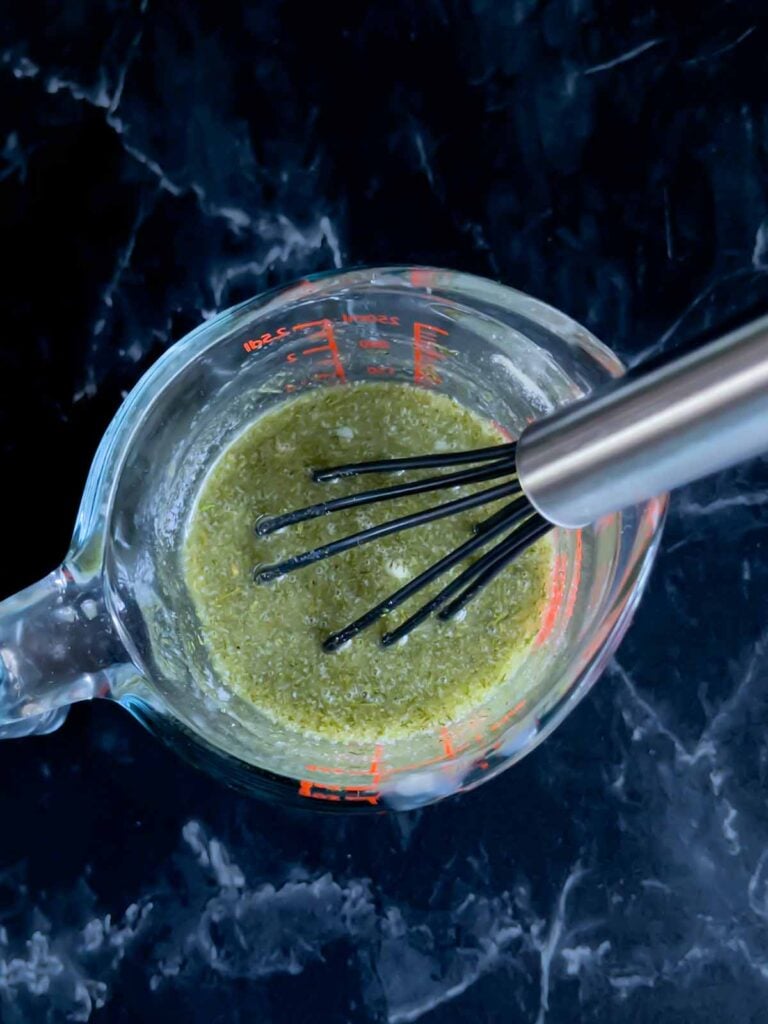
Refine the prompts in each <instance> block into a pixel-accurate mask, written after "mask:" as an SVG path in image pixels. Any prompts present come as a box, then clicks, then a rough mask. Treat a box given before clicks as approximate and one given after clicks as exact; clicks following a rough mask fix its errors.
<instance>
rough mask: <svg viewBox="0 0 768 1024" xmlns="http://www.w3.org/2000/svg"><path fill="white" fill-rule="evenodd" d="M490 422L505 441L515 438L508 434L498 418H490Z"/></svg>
mask: <svg viewBox="0 0 768 1024" xmlns="http://www.w3.org/2000/svg"><path fill="white" fill-rule="evenodd" d="M491 423H493V425H494V427H496V429H497V430H498V432H499V433H500V434H501V436H502V437H503V438H504V440H505V441H514V440H515V439H514V437H513V436H512V434H510V432H509V431H508V430H507V428H506V427H502V425H501V424H500V423H499V421H498V420H491Z"/></svg>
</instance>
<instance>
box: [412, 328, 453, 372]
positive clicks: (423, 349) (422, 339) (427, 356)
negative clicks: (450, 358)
mask: <svg viewBox="0 0 768 1024" xmlns="http://www.w3.org/2000/svg"><path fill="white" fill-rule="evenodd" d="M438 334H442V335H447V334H448V331H444V330H443V329H442V327H434V326H433V325H432V324H422V323H419V322H418V321H417V322H416V323H414V325H413V379H414V381H415V383H416V384H442V377H441V376H440V375H439V374H438V373H437V372H436V370H435V368H434V366H433V365H432V364H433V363H434V362H435V361H436V360H437V359H444V358H445V356H444V355H443V353H442V352H440V351H439V350H438V349H437V348H436V347H435V345H436V337H435V336H436V335H438Z"/></svg>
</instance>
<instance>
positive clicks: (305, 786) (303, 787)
mask: <svg viewBox="0 0 768 1024" xmlns="http://www.w3.org/2000/svg"><path fill="white" fill-rule="evenodd" d="M369 790H371V791H370V792H369ZM299 796H305V797H308V798H309V799H310V800H332V801H334V802H335V803H340V802H341V801H342V800H343V801H344V802H345V803H367V804H377V803H378V802H379V794H378V793H376V792H373V791H372V787H368V786H349V787H347V786H334V785H332V784H331V783H330V782H323V783H318V782H313V781H312V780H311V779H299Z"/></svg>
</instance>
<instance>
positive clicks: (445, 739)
mask: <svg viewBox="0 0 768 1024" xmlns="http://www.w3.org/2000/svg"><path fill="white" fill-rule="evenodd" d="M440 742H441V743H442V744H443V750H444V751H445V756H446V757H453V756H454V754H455V753H456V751H455V750H454V749H453V740H452V739H451V734H450V733H449V732H448V730H447V729H445V728H443V729H441V730H440Z"/></svg>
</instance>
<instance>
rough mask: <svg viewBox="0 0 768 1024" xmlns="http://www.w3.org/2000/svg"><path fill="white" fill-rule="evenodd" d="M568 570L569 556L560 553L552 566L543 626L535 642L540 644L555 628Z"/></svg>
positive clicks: (542, 621)
mask: <svg viewBox="0 0 768 1024" xmlns="http://www.w3.org/2000/svg"><path fill="white" fill-rule="evenodd" d="M567 572H568V558H567V556H566V555H565V554H562V555H558V556H557V558H555V564H554V566H553V568H552V579H551V582H550V596H549V601H548V602H547V607H546V610H545V612H544V616H543V618H542V620H541V627H540V629H539V632H538V633H537V634H536V639H535V640H534V643H535V644H537V645H538V646H540V645H541V644H543V643H544V641H545V640H546V639H547V638H548V637H549V636H550V635H551V633H552V630H553V629H554V628H555V622H557V616H558V614H559V613H560V606H561V604H562V603H563V595H564V594H565V576H566V573H567Z"/></svg>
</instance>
